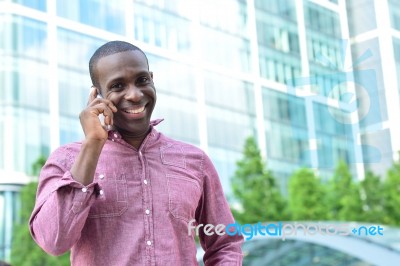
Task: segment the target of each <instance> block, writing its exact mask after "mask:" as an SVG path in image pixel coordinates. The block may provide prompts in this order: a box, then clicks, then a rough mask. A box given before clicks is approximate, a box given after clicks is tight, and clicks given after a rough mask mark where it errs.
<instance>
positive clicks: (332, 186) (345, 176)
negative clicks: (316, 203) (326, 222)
mask: <svg viewBox="0 0 400 266" xmlns="http://www.w3.org/2000/svg"><path fill="white" fill-rule="evenodd" d="M327 207H328V208H329V210H330V217H329V218H330V219H331V220H339V221H358V220H360V218H361V217H362V202H361V194H360V187H359V184H358V183H357V182H355V181H354V180H353V177H352V175H351V173H350V170H349V168H348V166H347V164H346V163H345V162H344V161H339V163H338V165H337V167H336V169H335V173H334V175H333V177H332V178H331V180H330V181H329V183H328V200H327Z"/></svg>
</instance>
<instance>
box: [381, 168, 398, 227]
mask: <svg viewBox="0 0 400 266" xmlns="http://www.w3.org/2000/svg"><path fill="white" fill-rule="evenodd" d="M383 197H384V210H385V216H384V218H383V221H384V223H385V224H390V225H400V208H399V206H400V163H399V162H395V163H394V164H393V166H392V167H391V168H390V169H389V170H388V172H387V176H386V178H385V180H384V182H383Z"/></svg>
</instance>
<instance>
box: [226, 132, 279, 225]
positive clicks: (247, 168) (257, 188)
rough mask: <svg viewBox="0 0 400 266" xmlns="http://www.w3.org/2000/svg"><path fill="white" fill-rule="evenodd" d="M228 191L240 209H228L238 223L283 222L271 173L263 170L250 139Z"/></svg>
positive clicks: (275, 185)
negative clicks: (230, 191) (231, 193)
mask: <svg viewBox="0 0 400 266" xmlns="http://www.w3.org/2000/svg"><path fill="white" fill-rule="evenodd" d="M232 191H233V195H234V196H235V199H236V200H237V201H238V203H239V205H240V206H241V208H240V209H239V208H232V212H233V215H234V216H235V219H236V221H238V222H239V223H256V222H259V221H261V222H264V221H273V220H275V221H276V220H282V219H286V211H285V201H284V199H283V197H282V195H281V193H280V191H279V189H278V187H277V184H276V181H275V178H274V177H273V175H272V173H271V172H270V171H268V170H267V169H266V166H265V164H264V162H263V159H262V156H261V153H260V150H259V149H258V147H257V144H256V142H255V140H254V138H251V137H250V138H248V139H247V140H246V144H245V147H244V154H243V159H242V160H240V161H238V162H237V170H236V172H235V175H234V176H233V178H232Z"/></svg>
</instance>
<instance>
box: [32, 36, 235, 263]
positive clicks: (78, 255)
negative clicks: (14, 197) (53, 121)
mask: <svg viewBox="0 0 400 266" xmlns="http://www.w3.org/2000/svg"><path fill="white" fill-rule="evenodd" d="M89 70H90V76H91V79H92V82H93V90H92V91H91V93H90V96H89V101H88V105H87V107H86V108H85V109H84V110H83V111H82V112H81V114H80V122H81V125H82V128H83V131H84V133H85V139H84V140H83V141H82V142H78V143H71V144H68V145H65V146H62V147H60V148H58V149H57V150H56V151H54V152H53V153H52V154H51V156H50V157H49V159H48V160H47V162H46V164H45V166H44V167H43V169H42V171H41V174H40V181H39V187H38V192H37V198H36V205H35V208H34V210H33V213H32V216H31V219H30V230H31V233H32V236H33V238H34V239H35V241H36V242H37V243H38V244H39V246H41V247H42V248H43V249H44V250H45V251H46V252H48V253H50V254H52V255H60V254H62V253H64V252H66V251H68V250H70V249H71V263H72V265H84V266H87V265H185V266H186V265H197V262H196V245H195V241H194V232H192V234H189V232H190V230H188V223H189V221H191V220H192V219H196V222H197V223H198V224H204V225H205V224H213V225H217V224H224V225H227V224H230V223H233V222H234V220H233V217H232V215H231V212H230V210H229V206H228V204H227V202H226V200H225V197H224V195H223V191H222V188H221V184H220V181H219V179H218V175H217V173H216V171H215V169H214V167H213V165H212V163H211V161H210V159H209V158H208V157H207V156H206V155H205V153H204V152H202V151H201V150H200V149H198V148H196V147H194V146H192V145H188V144H185V143H182V142H178V141H175V140H172V139H170V138H168V137H166V136H164V135H163V134H161V133H159V132H157V131H156V129H155V128H154V126H156V125H157V124H158V123H159V122H160V120H157V121H150V117H151V114H152V111H153V109H154V106H155V103H156V90H155V87H154V83H153V73H152V72H150V71H149V66H148V61H147V57H146V55H145V54H144V52H143V51H141V50H140V49H139V48H138V47H136V46H133V45H132V44H129V43H126V42H121V41H113V42H108V43H106V44H104V45H103V46H101V47H100V48H99V49H98V50H97V51H96V52H95V53H94V55H93V56H92V58H91V59H90V62H89ZM177 89H178V88H177ZM182 111H184V110H182ZM100 114H102V115H104V125H102V124H101V122H100V120H99V115H100ZM188 231H189V232H188ZM199 237H200V242H201V244H202V247H203V248H204V250H205V255H204V261H205V264H206V265H229V266H230V265H241V261H242V253H241V243H242V237H241V236H229V235H227V234H225V235H219V234H218V235H217V234H212V235H208V234H205V233H204V231H202V230H200V236H199Z"/></svg>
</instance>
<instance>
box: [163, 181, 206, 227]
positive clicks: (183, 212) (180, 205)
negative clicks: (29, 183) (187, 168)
mask: <svg viewBox="0 0 400 266" xmlns="http://www.w3.org/2000/svg"><path fill="white" fill-rule="evenodd" d="M167 180H168V198H169V206H168V208H169V212H170V213H171V214H172V215H173V216H174V217H175V218H177V219H183V220H185V221H187V222H189V221H190V220H191V219H194V216H195V211H196V208H197V205H198V203H199V200H200V196H201V188H200V185H199V183H198V182H197V181H196V180H194V179H191V178H189V177H186V176H180V175H170V174H167Z"/></svg>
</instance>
